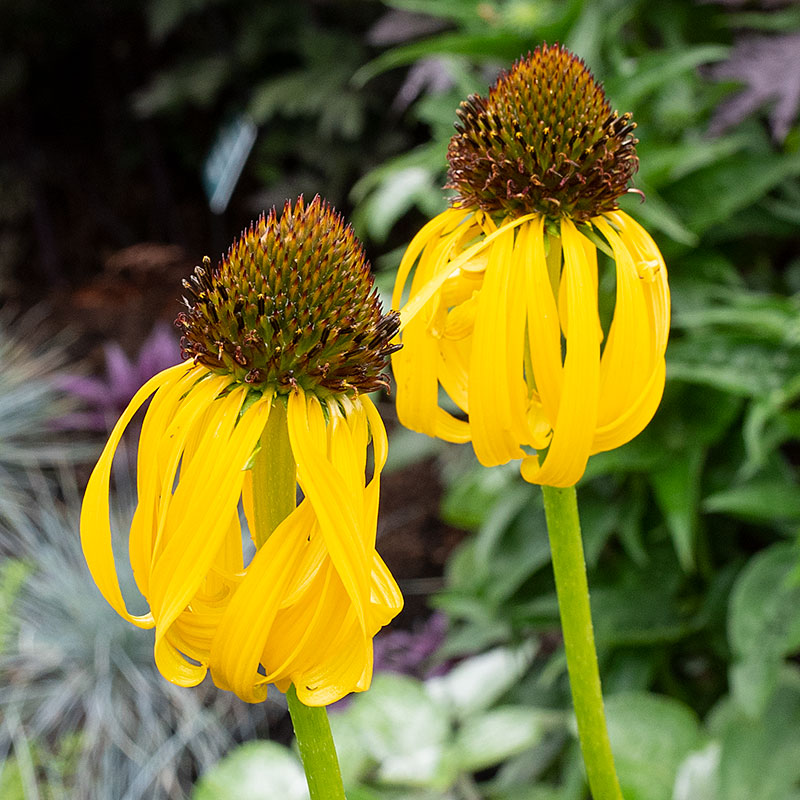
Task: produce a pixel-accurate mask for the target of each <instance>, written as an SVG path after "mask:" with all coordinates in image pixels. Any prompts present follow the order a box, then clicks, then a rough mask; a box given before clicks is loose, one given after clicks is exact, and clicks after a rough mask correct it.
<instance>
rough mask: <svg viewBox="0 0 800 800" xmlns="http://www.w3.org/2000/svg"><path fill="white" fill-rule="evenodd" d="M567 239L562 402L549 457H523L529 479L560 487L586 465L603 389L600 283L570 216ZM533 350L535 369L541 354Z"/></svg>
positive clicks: (573, 480)
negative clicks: (565, 336) (598, 289)
mask: <svg viewBox="0 0 800 800" xmlns="http://www.w3.org/2000/svg"><path fill="white" fill-rule="evenodd" d="M561 238H562V242H563V247H564V277H563V280H565V281H566V292H567V304H568V313H569V319H570V323H569V337H568V338H567V342H566V357H565V359H564V371H563V375H564V382H563V386H562V391H561V402H560V404H559V407H558V415H557V417H556V421H555V424H554V426H553V438H552V440H551V442H550V448H549V449H548V451H547V456H546V457H545V459H544V462H543V463H540V462H539V459H538V458H537V457H528V458H526V459H525V460H524V461H523V462H522V476H523V478H525V480H527V481H529V482H531V483H542V484H546V485H548V486H556V487H565V486H572V485H573V484H575V483H577V481H578V480H579V479H580V477H581V475H583V472H584V470H585V469H586V462H587V460H588V458H589V454H590V452H591V445H592V440H593V438H594V432H595V428H596V425H597V407H598V396H599V388H600V342H599V341H598V337H597V327H598V318H597V317H598V314H597V295H596V289H595V287H596V282H595V280H594V279H593V277H592V275H591V272H590V265H589V262H588V260H587V258H586V251H585V249H584V246H583V242H582V238H583V237H582V235H581V234H580V233H579V232H578V231H577V229H576V228H575V225H574V224H573V223H572V222H571V221H570V220H567V219H563V220H562V221H561ZM531 355H532V358H533V359H534V371H535V369H536V367H535V364H536V358H537V354H536V353H535V352H533V353H532V354H531Z"/></svg>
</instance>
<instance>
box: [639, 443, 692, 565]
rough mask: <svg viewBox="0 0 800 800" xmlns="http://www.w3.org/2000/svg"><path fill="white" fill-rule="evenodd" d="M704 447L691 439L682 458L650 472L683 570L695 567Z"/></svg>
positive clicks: (651, 480) (651, 481) (657, 498)
mask: <svg viewBox="0 0 800 800" xmlns="http://www.w3.org/2000/svg"><path fill="white" fill-rule="evenodd" d="M705 453H706V448H705V447H704V446H703V444H702V443H700V442H694V443H692V444H690V446H689V447H688V448H687V449H686V450H685V451H684V454H683V458H681V459H672V460H671V461H670V462H669V463H668V464H667V465H666V466H665V467H663V468H661V469H659V470H656V471H654V472H652V473H651V474H650V483H651V485H652V487H653V490H654V492H655V496H656V500H657V502H658V505H659V507H660V508H661V512H662V513H663V514H664V518H665V520H666V523H667V528H668V529H669V534H670V537H671V538H672V543H673V544H674V545H675V552H676V553H677V555H678V561H680V564H681V567H682V569H683V570H684V571H685V572H690V571H691V570H692V569H693V568H694V541H695V531H696V527H697V514H698V505H699V501H700V477H701V474H702V470H703V462H704V460H705Z"/></svg>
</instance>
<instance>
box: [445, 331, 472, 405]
mask: <svg viewBox="0 0 800 800" xmlns="http://www.w3.org/2000/svg"><path fill="white" fill-rule="evenodd" d="M471 351H472V337H471V336H470V337H468V338H466V339H458V340H452V339H442V341H441V342H440V343H439V367H438V371H439V381H440V382H441V384H442V388H443V389H444V390H445V391H446V392H447V394H448V395H449V396H450V399H451V400H452V401H453V402H454V403H455V404H456V405H457V406H458V407H459V408H460V409H461V410H462V411H463V412H464V413H465V414H466V413H469V359H470V353H471Z"/></svg>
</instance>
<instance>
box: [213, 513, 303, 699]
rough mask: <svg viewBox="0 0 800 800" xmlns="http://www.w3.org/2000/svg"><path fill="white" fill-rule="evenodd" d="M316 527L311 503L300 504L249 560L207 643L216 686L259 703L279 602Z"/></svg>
mask: <svg viewBox="0 0 800 800" xmlns="http://www.w3.org/2000/svg"><path fill="white" fill-rule="evenodd" d="M313 526H314V511H313V507H312V506H311V503H309V502H307V501H305V502H303V503H301V504H300V505H299V506H298V507H297V508H296V509H295V510H294V511H293V512H292V513H291V514H289V516H288V517H286V518H285V519H284V520H283V522H281V523H280V524H279V525H278V527H277V528H276V529H275V530H274V531H273V532H272V534H271V535H270V536H269V538H268V539H267V541H266V542H265V543H264V545H263V546H262V547H261V548H260V549H259V550H258V551H257V552H256V554H255V555H254V556H253V560H252V561H251V562H250V564H249V565H248V567H247V573H246V575H245V578H244V580H242V582H241V583H240V584H239V586H238V587H237V589H236V591H235V593H234V594H233V597H232V598H231V600H230V602H229V603H228V606H227V608H226V609H225V612H224V614H223V616H222V619H221V620H220V624H219V627H218V629H217V634H216V636H215V638H214V641H213V642H212V645H211V656H210V659H209V667H210V669H211V675H212V677H213V679H214V683H215V684H216V685H217V686H219V687H220V688H221V689H226V690H229V691H233V692H235V693H236V694H237V695H238V696H239V697H240V698H241V699H242V700H244V701H246V702H249V703H257V702H260V701H261V700H263V699H264V698H265V697H266V694H267V686H266V682H265V681H264V680H263V676H261V675H260V674H259V671H258V667H259V663H260V661H261V657H262V653H263V651H264V647H265V644H266V642H267V641H269V637H270V633H271V629H272V625H273V622H274V620H275V617H276V615H277V614H278V610H279V609H280V606H281V602H282V600H283V598H284V596H285V595H286V593H287V589H288V587H289V586H291V584H292V582H293V581H294V580H295V576H296V573H297V569H298V567H299V566H300V564H301V563H302V561H303V559H304V557H305V555H306V553H307V551H308V549H309V547H310V544H309V542H308V536H309V532H310V531H311V530H312V528H313Z"/></svg>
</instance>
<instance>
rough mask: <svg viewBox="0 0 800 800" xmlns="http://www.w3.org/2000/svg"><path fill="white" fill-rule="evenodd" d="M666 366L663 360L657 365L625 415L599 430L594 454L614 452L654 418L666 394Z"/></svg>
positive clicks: (593, 446) (596, 435)
mask: <svg viewBox="0 0 800 800" xmlns="http://www.w3.org/2000/svg"><path fill="white" fill-rule="evenodd" d="M665 377H666V365H665V362H664V359H663V358H661V359H660V360H659V361H658V362H657V363H656V365H655V368H654V369H653V371H652V373H651V374H650V379H649V380H648V382H647V385H646V386H645V387H644V389H643V390H642V392H641V394H640V395H639V397H637V398H636V400H635V401H634V402H633V403H631V405H630V406H629V407H628V408H627V409H626V411H625V413H624V414H622V415H620V416H619V417H617V418H616V419H615V420H613V422H611V423H609V424H608V425H605V426H603V427H602V428H598V429H597V432H596V433H595V437H594V442H593V443H592V452H593V453H600V452H602V451H604V450H613V449H614V448H615V447H620V446H621V445H623V444H625V443H626V442H629V441H630V440H631V439H633V437H634V436H638V435H639V434H640V433H641V432H642V431H643V430H644V428H645V427H646V426H647V424H648V423H649V422H650V420H651V419H652V418H653V416H654V414H655V413H656V410H657V409H658V406H659V404H660V403H661V398H662V396H663V394H664V381H665Z"/></svg>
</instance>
